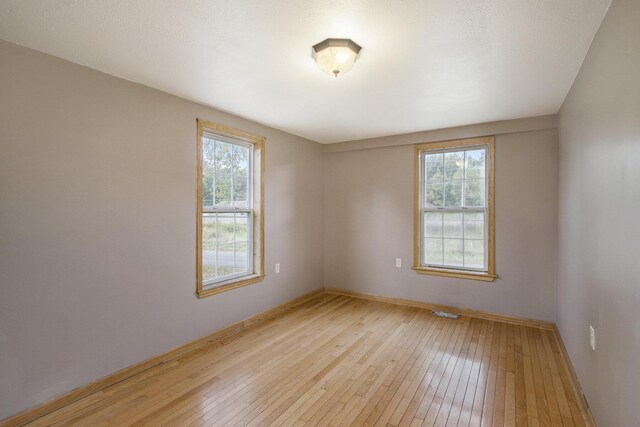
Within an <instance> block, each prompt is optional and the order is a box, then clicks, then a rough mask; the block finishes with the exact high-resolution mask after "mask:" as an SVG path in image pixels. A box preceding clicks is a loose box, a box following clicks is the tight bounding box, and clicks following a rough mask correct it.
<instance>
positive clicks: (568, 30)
mask: <svg viewBox="0 0 640 427" xmlns="http://www.w3.org/2000/svg"><path fill="white" fill-rule="evenodd" d="M609 3H610V0H404V1H391V0H360V1H338V0H271V1H268V0H227V1H222V0H187V1H175V0H108V1H105V0H57V1H56V0H0V38H2V39H5V40H9V41H12V42H15V43H18V44H20V45H24V46H27V47H30V48H32V49H36V50H39V51H42V52H46V53H50V54H52V55H55V56H58V57H61V58H64V59H67V60H69V61H73V62H77V63H79V64H83V65H86V66H88V67H91V68H94V69H97V70H100V71H103V72H105V73H109V74H112V75H114V76H118V77H122V78H124V79H127V80H131V81H134V82H139V83H142V84H144V85H147V86H151V87H154V88H157V89H160V90H163V91H165V92H169V93H172V94H175V95H178V96H181V97H184V98H187V99H191V100H194V101H197V102H200V103H202V104H206V105H210V106H213V107H216V108H219V109H221V110H225V111H228V112H231V113H234V114H237V115H240V116H243V117H247V118H249V119H252V120H255V121H258V122H261V123H264V124H267V125H269V126H272V127H275V128H278V129H282V130H285V131H288V132H291V133H293V134H297V135H300V136H304V137H307V138H309V139H312V140H315V141H319V142H324V143H328V142H337V141H345V140H353V139H362V138H369V137H375V136H383V135H391V134H399V133H407V132H414V131H421V130H430V129H436V128H444V127H450V126H458V125H467V124H472V123H482V122H488V121H494V120H505V119H514V118H521V117H530V116H538V115H544V114H553V113H556V112H557V111H558V109H559V107H560V105H561V103H562V101H563V100H564V97H565V95H566V94H567V92H568V90H569V88H570V86H571V84H572V82H573V79H574V77H575V75H576V74H577V72H578V69H579V67H580V64H581V63H582V60H583V58H584V56H585V54H586V52H587V50H588V48H589V45H590V43H591V40H592V39H593V36H594V35H595V33H596V31H597V29H598V27H599V25H600V22H601V20H602V18H603V16H604V13H605V11H606V9H607V7H608V5H609ZM327 37H346V38H352V39H353V40H354V41H356V42H357V43H358V44H360V45H361V46H362V47H363V49H362V52H361V55H360V58H359V59H358V61H357V62H356V64H355V66H354V68H353V70H352V71H351V72H349V73H348V74H345V75H344V76H342V77H338V78H333V77H331V76H329V75H327V74H325V73H323V72H322V71H320V70H319V69H318V68H317V66H316V64H315V63H314V62H313V60H312V59H311V46H312V45H314V44H316V43H318V42H319V41H321V40H323V39H325V38H327Z"/></svg>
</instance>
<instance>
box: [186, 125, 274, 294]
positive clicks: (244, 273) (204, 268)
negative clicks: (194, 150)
mask: <svg viewBox="0 0 640 427" xmlns="http://www.w3.org/2000/svg"><path fill="white" fill-rule="evenodd" d="M263 172H264V138H261V137H257V136H253V135H250V134H248V133H245V132H242V131H238V130H235V129H231V128H227V127H224V126H220V125H217V124H214V123H210V122H206V121H203V120H198V185H197V194H198V197H197V199H198V204H197V218H196V224H197V225H196V236H197V245H196V248H197V249H196V270H197V271H196V275H197V276H196V277H197V283H196V290H197V294H198V296H199V297H205V296H208V295H212V294H216V293H219V292H223V291H227V290H230V289H234V288H237V287H240V286H244V285H248V284H251V283H256V282H258V281H260V280H262V278H263V277H264V264H263V260H264V254H263V247H264V246H263V238H264V227H263V224H264V218H263V214H262V211H263V209H262V207H263V194H262V174H263Z"/></svg>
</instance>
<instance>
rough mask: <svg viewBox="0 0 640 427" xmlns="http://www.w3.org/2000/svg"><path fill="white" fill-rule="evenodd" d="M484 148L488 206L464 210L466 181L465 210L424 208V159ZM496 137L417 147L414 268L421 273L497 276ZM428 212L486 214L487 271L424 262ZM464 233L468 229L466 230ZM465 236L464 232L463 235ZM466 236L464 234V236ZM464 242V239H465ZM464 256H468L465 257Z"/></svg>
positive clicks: (491, 278)
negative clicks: (425, 228) (425, 226)
mask: <svg viewBox="0 0 640 427" xmlns="http://www.w3.org/2000/svg"><path fill="white" fill-rule="evenodd" d="M478 148H483V149H485V150H486V157H485V206H484V207H464V200H465V199H464V188H465V185H464V181H463V189H462V192H463V193H462V201H463V206H462V207H445V206H443V207H426V206H424V200H423V198H424V194H425V191H424V190H425V185H426V184H427V183H426V180H425V178H424V164H425V163H424V158H425V156H426V155H428V154H435V153H451V152H460V151H468V150H473V149H478ZM494 153H495V138H494V137H482V138H472V139H463V140H455V141H445V142H436V143H427V144H418V145H416V148H415V183H414V187H415V188H414V192H415V194H414V196H415V198H414V202H415V208H414V211H415V213H414V266H413V269H414V270H415V271H416V272H417V273H420V274H431V275H438V276H447V277H456V278H463V279H475V280H483V281H492V280H494V279H495V278H496V277H497V275H496V274H495V239H494V229H495V224H494V223H495V215H494V182H495V179H494V158H495V154H494ZM426 212H438V213H446V212H450V213H462V214H464V213H468V212H483V213H484V215H485V221H484V223H485V234H484V236H485V238H484V245H485V265H484V267H483V268H472V267H461V266H452V265H446V264H428V263H426V262H425V260H424V255H425V250H424V247H423V245H424V214H425V213H426ZM463 230H464V228H463ZM463 233H464V232H463ZM463 236H464V234H463ZM463 239H464V237H463ZM463 256H464V254H463Z"/></svg>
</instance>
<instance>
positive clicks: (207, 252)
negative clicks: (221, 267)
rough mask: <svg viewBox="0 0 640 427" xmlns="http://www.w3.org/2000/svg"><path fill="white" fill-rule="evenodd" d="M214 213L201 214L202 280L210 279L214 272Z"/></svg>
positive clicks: (212, 277)
mask: <svg viewBox="0 0 640 427" xmlns="http://www.w3.org/2000/svg"><path fill="white" fill-rule="evenodd" d="M216 223H217V221H216V214H204V215H202V280H204V281H207V280H212V279H215V278H216V276H217V273H216V250H215V249H216Z"/></svg>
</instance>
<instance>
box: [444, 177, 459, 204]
mask: <svg viewBox="0 0 640 427" xmlns="http://www.w3.org/2000/svg"><path fill="white" fill-rule="evenodd" d="M444 197H445V200H444V205H445V206H446V207H461V206H462V180H459V179H456V180H451V181H447V182H446V183H445V196H444Z"/></svg>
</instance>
